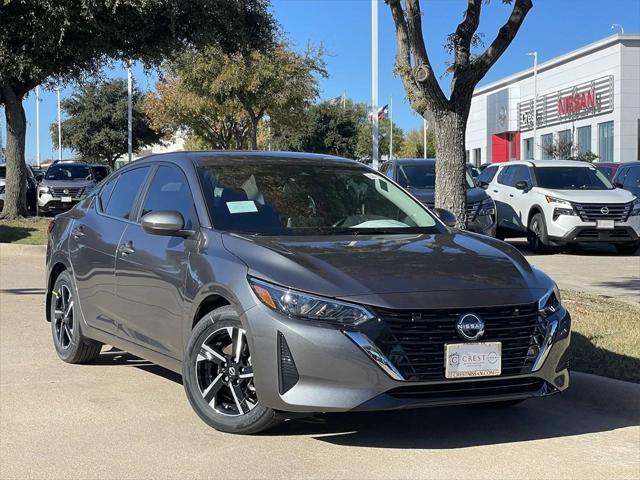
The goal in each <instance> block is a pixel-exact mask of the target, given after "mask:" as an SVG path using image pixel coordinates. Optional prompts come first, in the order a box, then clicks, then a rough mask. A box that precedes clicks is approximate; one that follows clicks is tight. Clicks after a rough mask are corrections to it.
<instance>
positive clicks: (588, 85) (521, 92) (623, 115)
mask: <svg viewBox="0 0 640 480" xmlns="http://www.w3.org/2000/svg"><path fill="white" fill-rule="evenodd" d="M536 90H537V101H536V102H535V105H534V98H535V97H536V93H535V92H536ZM536 119H537V121H536ZM466 145H467V147H466V148H467V158H468V160H469V161H470V162H472V163H475V164H476V165H480V164H482V163H487V162H504V161H509V160H526V159H549V158H552V156H553V153H554V151H553V150H554V147H555V148H556V150H557V149H558V147H560V146H561V145H564V146H565V149H566V148H567V145H568V146H570V148H571V151H572V155H578V154H583V155H585V154H586V155H588V152H592V153H593V154H595V155H597V157H598V159H597V161H602V162H612V161H615V162H620V161H630V160H640V35H639V34H619V35H612V36H610V37H607V38H604V39H602V40H600V41H598V42H595V43H592V44H589V45H587V46H585V47H582V48H579V49H577V50H574V51H572V52H569V53H567V54H565V55H562V56H560V57H556V58H554V59H552V60H549V61H546V62H542V63H539V64H538V67H537V75H534V69H533V68H531V69H528V70H524V71H522V72H518V73H515V74H513V75H511V76H509V77H506V78H503V79H501V80H498V81H495V82H492V83H490V84H487V85H484V86H481V87H478V88H476V90H475V92H474V96H473V101H472V104H471V110H470V113H469V121H468V123H467V131H466Z"/></svg>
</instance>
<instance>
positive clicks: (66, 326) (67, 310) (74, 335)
mask: <svg viewBox="0 0 640 480" xmlns="http://www.w3.org/2000/svg"><path fill="white" fill-rule="evenodd" d="M75 298H77V294H76V289H75V285H74V283H73V277H72V276H71V274H70V273H69V272H68V271H66V270H65V271H64V272H62V273H60V275H59V276H58V278H57V279H56V283H55V284H54V286H53V290H52V292H51V307H50V308H51V310H50V315H51V317H50V318H51V334H52V336H53V346H54V347H55V349H56V353H57V354H58V357H60V359H61V360H62V361H64V362H67V363H88V362H92V361H93V360H95V359H96V358H97V357H98V355H100V350H101V349H102V344H101V343H100V342H96V341H95V340H91V339H90V338H87V337H85V336H84V335H83V334H82V321H81V319H80V315H76V312H77V310H76V307H75V305H74V303H75V301H74V299H75Z"/></svg>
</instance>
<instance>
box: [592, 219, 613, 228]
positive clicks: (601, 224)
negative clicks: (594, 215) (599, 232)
mask: <svg viewBox="0 0 640 480" xmlns="http://www.w3.org/2000/svg"><path fill="white" fill-rule="evenodd" d="M613 227H615V222H614V221H613V220H596V228H599V229H603V230H606V229H610V228H613Z"/></svg>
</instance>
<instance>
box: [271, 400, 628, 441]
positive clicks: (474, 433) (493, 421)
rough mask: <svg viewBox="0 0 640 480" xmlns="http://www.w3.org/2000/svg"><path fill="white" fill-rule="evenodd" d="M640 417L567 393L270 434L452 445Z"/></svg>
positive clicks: (363, 416)
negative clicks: (515, 402) (586, 403)
mask: <svg viewBox="0 0 640 480" xmlns="http://www.w3.org/2000/svg"><path fill="white" fill-rule="evenodd" d="M638 423H639V422H638V419H637V418H633V417H624V416H619V415H615V412H603V411H598V410H597V409H592V408H590V407H588V406H580V407H579V408H576V406H575V405H573V404H572V402H570V401H569V400H568V399H567V398H565V397H564V396H563V395H559V396H555V397H553V398H547V399H532V400H529V401H527V402H525V403H522V404H520V405H517V406H512V407H497V406H493V407H492V406H488V405H483V406H478V405H476V406H473V405H469V406H457V407H446V408H445V407H438V408H428V409H422V410H407V411H398V412H367V413H345V414H325V415H321V416H318V417H315V418H312V419H298V420H291V421H288V422H285V423H284V424H283V425H282V426H280V427H278V428H277V429H274V430H273V431H271V432H269V435H285V436H286V435H310V436H312V437H313V438H315V439H316V440H318V441H321V442H326V443H331V444H334V445H342V446H352V447H369V448H397V449H452V448H467V447H473V446H482V445H497V444H503V443H513V442H525V441H531V440H541V439H547V438H558V437H566V436H573V435H582V434H587V433H595V432H603V431H611V430H615V429H618V428H624V427H630V426H635V425H638Z"/></svg>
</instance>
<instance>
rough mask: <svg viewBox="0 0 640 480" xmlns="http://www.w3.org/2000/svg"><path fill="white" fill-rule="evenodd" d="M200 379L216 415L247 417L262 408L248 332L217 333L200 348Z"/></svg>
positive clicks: (228, 329)
mask: <svg viewBox="0 0 640 480" xmlns="http://www.w3.org/2000/svg"><path fill="white" fill-rule="evenodd" d="M196 378H197V381H198V388H199V389H200V393H201V394H202V397H203V398H204V400H205V401H206V402H207V403H208V404H209V406H210V407H211V408H213V409H214V410H215V411H216V412H218V413H220V414H223V415H229V416H238V415H244V414H246V413H248V412H250V411H251V410H253V409H254V408H255V407H256V406H257V405H258V398H257V396H256V389H255V387H254V383H253V366H252V365H251V353H250V352H249V345H248V344H247V339H246V332H245V331H244V330H243V329H242V328H239V327H224V328H220V329H219V330H216V331H214V332H213V333H211V335H209V336H208V337H207V338H206V340H205V341H204V342H203V343H202V345H201V346H200V351H199V353H198V355H197V357H196Z"/></svg>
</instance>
